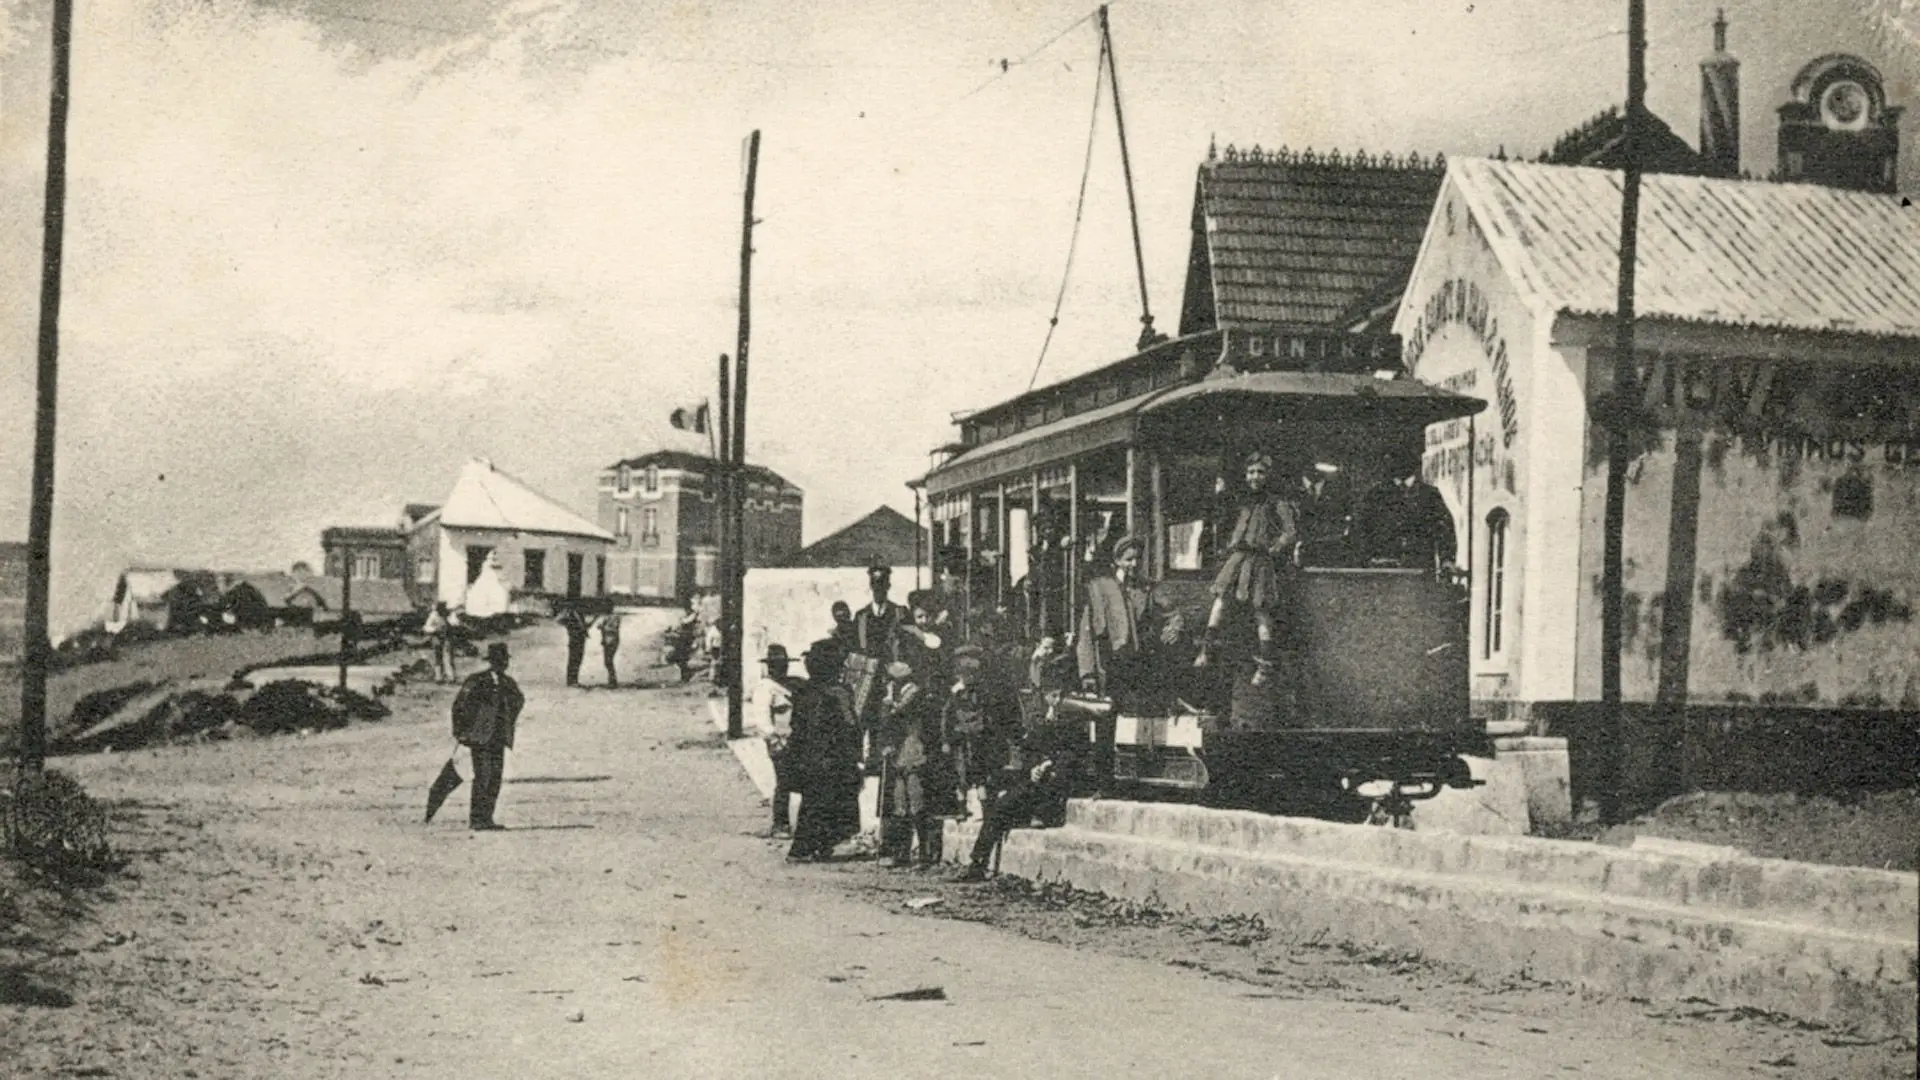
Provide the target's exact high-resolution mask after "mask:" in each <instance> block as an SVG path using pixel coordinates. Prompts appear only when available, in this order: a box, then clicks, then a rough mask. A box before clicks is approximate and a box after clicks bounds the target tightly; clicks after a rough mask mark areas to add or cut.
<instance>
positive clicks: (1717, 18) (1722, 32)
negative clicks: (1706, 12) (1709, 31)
mask: <svg viewBox="0 0 1920 1080" xmlns="http://www.w3.org/2000/svg"><path fill="white" fill-rule="evenodd" d="M1713 51H1714V52H1726V51H1727V9H1726V8H1714V9H1713Z"/></svg>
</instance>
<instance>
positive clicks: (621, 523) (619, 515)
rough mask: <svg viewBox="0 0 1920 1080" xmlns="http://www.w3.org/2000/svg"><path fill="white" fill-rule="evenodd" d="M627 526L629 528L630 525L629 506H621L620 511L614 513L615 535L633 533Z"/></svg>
mask: <svg viewBox="0 0 1920 1080" xmlns="http://www.w3.org/2000/svg"><path fill="white" fill-rule="evenodd" d="M627 528H628V525H627V508H626V507H624V506H623V507H621V508H620V509H619V511H618V512H616V513H615V514H614V516H613V535H615V536H630V535H632V534H631V533H629V532H628V531H627Z"/></svg>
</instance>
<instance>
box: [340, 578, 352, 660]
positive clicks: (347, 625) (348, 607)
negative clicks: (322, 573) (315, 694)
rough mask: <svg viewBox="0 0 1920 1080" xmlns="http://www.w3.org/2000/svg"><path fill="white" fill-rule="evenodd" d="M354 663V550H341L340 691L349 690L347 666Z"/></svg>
mask: <svg viewBox="0 0 1920 1080" xmlns="http://www.w3.org/2000/svg"><path fill="white" fill-rule="evenodd" d="M352 662H353V549H352V548H350V547H343V548H341V549H340V689H342V690H345V689H346V688H347V665H348V664H350V663H352Z"/></svg>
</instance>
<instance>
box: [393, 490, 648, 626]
mask: <svg viewBox="0 0 1920 1080" xmlns="http://www.w3.org/2000/svg"><path fill="white" fill-rule="evenodd" d="M612 546H613V534H612V533H609V532H607V531H606V530H605V529H602V528H600V527H599V526H598V525H595V524H594V523H593V522H591V521H588V520H587V519H586V518H584V517H582V516H581V515H579V514H577V513H575V512H574V511H572V510H569V509H568V508H566V507H565V506H563V505H561V504H560V503H559V502H556V501H555V500H553V499H551V498H549V497H547V496H545V495H542V494H541V493H539V492H537V491H535V490H533V489H532V488H530V487H528V486H527V485H526V483H525V482H523V481H521V480H518V479H516V478H514V477H512V476H510V475H508V474H507V473H504V472H501V471H500V470H499V469H497V468H495V467H494V465H493V463H492V462H490V461H487V460H485V459H481V458H476V459H474V460H473V461H470V462H468V463H467V464H466V466H465V467H464V468H462V469H461V470H460V478H459V480H458V481H456V482H455V483H454V485H453V491H452V492H451V493H449V494H448V496H447V499H446V502H445V503H443V504H442V505H441V506H440V507H439V509H437V510H434V511H432V512H429V513H427V514H425V515H424V516H422V517H420V518H418V519H416V520H413V521H411V523H410V524H409V525H408V526H407V550H408V553H409V557H410V559H411V560H412V563H413V568H414V573H415V574H416V575H417V580H419V581H421V582H428V581H431V582H434V583H435V587H434V595H435V597H436V599H438V600H441V601H444V602H445V603H447V604H448V605H449V606H457V607H465V608H466V609H467V610H468V612H470V613H471V614H474V615H490V614H495V613H497V612H498V611H500V610H505V609H512V610H530V611H544V610H545V609H546V607H547V603H548V601H550V600H552V599H554V598H558V597H566V598H579V597H600V596H605V595H606V594H607V553H608V551H609V550H610V549H611V548H612Z"/></svg>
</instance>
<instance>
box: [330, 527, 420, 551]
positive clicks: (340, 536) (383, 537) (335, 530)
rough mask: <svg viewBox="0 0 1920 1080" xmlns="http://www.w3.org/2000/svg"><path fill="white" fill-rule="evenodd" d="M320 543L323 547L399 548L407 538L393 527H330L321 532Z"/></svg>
mask: <svg viewBox="0 0 1920 1080" xmlns="http://www.w3.org/2000/svg"><path fill="white" fill-rule="evenodd" d="M320 543H321V545H322V546H323V547H324V546H331V545H334V544H353V543H373V544H386V545H388V546H393V547H398V546H401V545H403V544H405V543H406V538H405V537H404V536H402V535H401V533H400V530H399V529H396V528H394V527H393V526H391V525H329V526H327V527H326V528H324V529H322V530H320Z"/></svg>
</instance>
